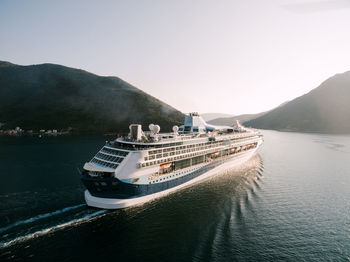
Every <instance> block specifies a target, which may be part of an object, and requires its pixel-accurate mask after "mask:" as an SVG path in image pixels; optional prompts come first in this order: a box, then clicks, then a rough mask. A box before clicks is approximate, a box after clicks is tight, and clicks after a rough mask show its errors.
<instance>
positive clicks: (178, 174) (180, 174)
mask: <svg viewBox="0 0 350 262" xmlns="http://www.w3.org/2000/svg"><path fill="white" fill-rule="evenodd" d="M193 170H195V168H193V169H190V170H187V171H183V172H179V173H177V174H174V175H170V176H167V177H164V178H160V179H157V180H154V181H150V182H149V184H153V183H157V182H158V181H159V182H160V181H163V180H167V179H169V178H173V177H177V176H182V175H183V174H186V173H189V172H190V171H193Z"/></svg>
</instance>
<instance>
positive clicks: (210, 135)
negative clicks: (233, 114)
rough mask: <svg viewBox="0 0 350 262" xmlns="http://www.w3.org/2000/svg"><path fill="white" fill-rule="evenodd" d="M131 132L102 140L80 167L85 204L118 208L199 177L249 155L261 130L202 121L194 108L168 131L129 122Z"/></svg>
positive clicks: (201, 177) (152, 197)
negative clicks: (180, 124) (161, 131)
mask: <svg viewBox="0 0 350 262" xmlns="http://www.w3.org/2000/svg"><path fill="white" fill-rule="evenodd" d="M129 129H130V133H129V135H128V136H126V137H120V138H117V139H115V140H113V141H109V142H106V144H105V145H104V146H103V147H102V148H101V150H100V151H99V152H97V154H96V155H95V156H94V157H93V158H92V159H91V160H90V161H89V162H87V163H85V165H84V167H83V172H82V178H81V179H82V181H83V183H84V185H85V187H86V190H85V200H86V203H87V205H89V206H93V207H98V208H104V209H120V208H125V207H129V206H134V205H139V204H142V203H145V202H148V201H150V200H153V199H155V198H159V197H161V196H164V195H166V194H169V193H170V192H174V191H176V190H179V189H181V188H183V187H186V186H189V185H192V184H195V183H197V182H198V181H202V180H203V179H205V178H208V177H211V176H213V175H215V174H217V173H218V172H220V171H223V170H228V169H230V168H232V167H233V166H236V165H239V164H241V163H243V162H245V161H247V160H248V159H249V158H251V157H252V156H253V155H254V153H255V152H256V150H257V149H258V148H259V146H260V145H261V144H262V142H263V138H262V135H261V134H260V133H259V132H258V131H257V130H254V129H249V128H245V127H244V126H242V125H241V124H240V123H239V122H238V121H237V122H236V124H235V125H234V126H233V127H230V126H213V125H209V124H207V123H206V122H205V121H204V120H203V118H202V117H201V116H199V114H198V113H190V114H188V115H186V116H185V121H184V124H183V125H182V126H180V127H178V126H174V127H173V130H172V132H170V133H160V132H159V131H160V127H159V125H154V124H150V125H149V131H143V130H142V126H141V125H138V124H131V125H130V126H129Z"/></svg>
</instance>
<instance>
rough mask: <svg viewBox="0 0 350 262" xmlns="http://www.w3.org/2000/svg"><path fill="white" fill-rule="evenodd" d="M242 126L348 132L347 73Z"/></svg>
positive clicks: (349, 83) (349, 81)
mask: <svg viewBox="0 0 350 262" xmlns="http://www.w3.org/2000/svg"><path fill="white" fill-rule="evenodd" d="M245 125H247V126H253V127H256V128H262V129H275V130H282V131H298V132H317V133H335V134H341V133H350V71H348V72H345V73H343V74H337V75H335V76H333V77H331V78H329V79H327V80H326V81H324V82H323V83H322V84H321V85H320V86H319V87H317V88H315V89H313V90H312V91H310V92H309V93H307V94H305V95H303V96H300V97H298V98H296V99H294V100H292V101H290V102H288V103H287V104H285V105H284V106H282V107H279V108H276V109H274V110H272V111H270V112H268V113H266V114H265V115H263V116H261V117H258V118H256V119H253V120H251V121H248V122H246V123H245Z"/></svg>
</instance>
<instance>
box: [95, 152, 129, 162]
mask: <svg viewBox="0 0 350 262" xmlns="http://www.w3.org/2000/svg"><path fill="white" fill-rule="evenodd" d="M96 157H98V158H101V159H103V160H107V161H111V162H116V163H120V162H122V161H123V159H124V158H121V157H117V156H110V155H106V154H103V153H101V152H98V153H97V154H96Z"/></svg>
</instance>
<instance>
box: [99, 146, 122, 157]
mask: <svg viewBox="0 0 350 262" xmlns="http://www.w3.org/2000/svg"><path fill="white" fill-rule="evenodd" d="M101 152H105V153H107V154H112V155H116V156H124V157H125V156H127V155H128V152H124V151H120V150H117V149H110V148H107V147H103V148H102V150H101Z"/></svg>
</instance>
